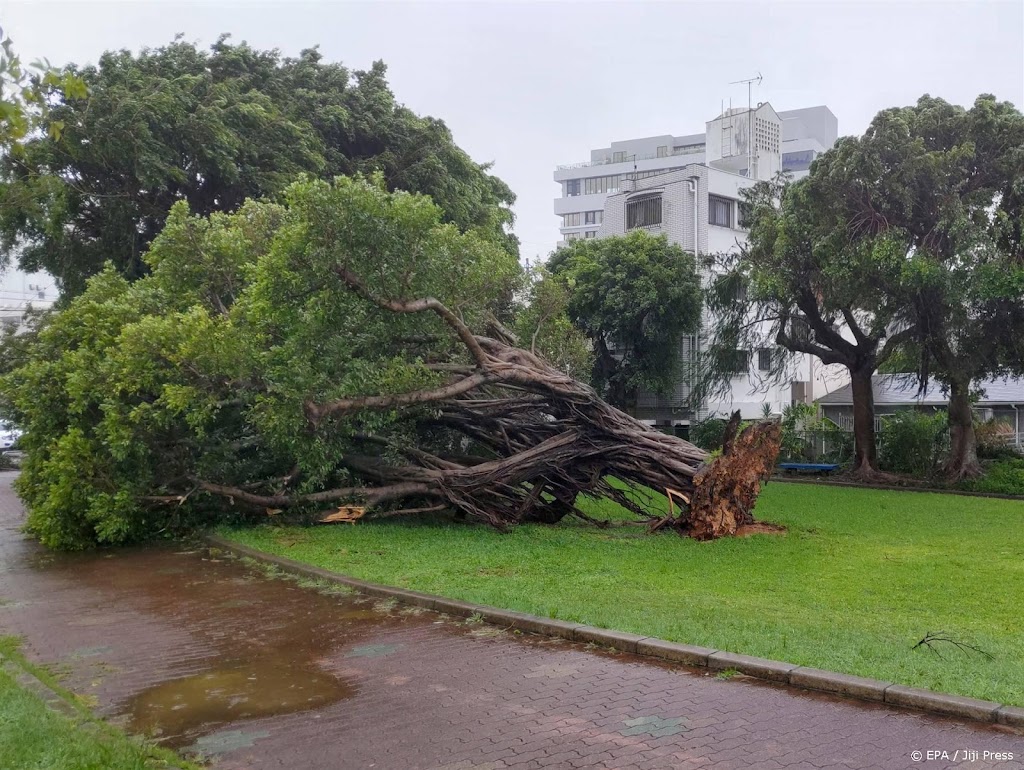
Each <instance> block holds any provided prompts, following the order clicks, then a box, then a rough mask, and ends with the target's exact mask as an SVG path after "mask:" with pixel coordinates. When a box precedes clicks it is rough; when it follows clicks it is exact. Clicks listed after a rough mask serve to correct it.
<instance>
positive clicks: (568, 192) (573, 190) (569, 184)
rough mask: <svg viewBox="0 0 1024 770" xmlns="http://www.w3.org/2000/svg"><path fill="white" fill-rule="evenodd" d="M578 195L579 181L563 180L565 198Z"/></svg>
mask: <svg viewBox="0 0 1024 770" xmlns="http://www.w3.org/2000/svg"><path fill="white" fill-rule="evenodd" d="M579 194H580V180H579V179H567V180H565V197H566V198H574V197H576V196H577V195H579Z"/></svg>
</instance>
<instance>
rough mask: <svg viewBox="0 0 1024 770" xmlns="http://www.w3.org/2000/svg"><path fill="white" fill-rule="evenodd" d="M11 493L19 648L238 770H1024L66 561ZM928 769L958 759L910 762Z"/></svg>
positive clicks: (1007, 747) (613, 671)
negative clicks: (25, 531) (31, 526)
mask: <svg viewBox="0 0 1024 770" xmlns="http://www.w3.org/2000/svg"><path fill="white" fill-rule="evenodd" d="M11 478H12V477H11V474H3V475H2V476H0V633H4V634H17V635H19V636H22V637H23V638H24V639H25V648H24V649H25V652H26V654H27V655H28V656H29V657H30V658H31V659H32V660H34V661H36V662H39V663H46V664H51V665H53V666H54V667H55V669H56V670H57V671H58V672H60V673H62V675H63V676H64V681H65V683H66V685H67V686H68V687H69V688H71V689H73V690H74V691H76V692H78V693H81V694H83V695H86V696H90V697H91V699H92V700H93V702H94V703H95V705H96V709H97V711H98V712H99V713H100V714H102V715H104V716H106V717H108V718H111V719H112V720H113V721H115V722H118V723H121V724H125V725H126V726H129V727H130V728H133V729H136V730H140V731H142V730H144V731H149V732H155V733H157V734H158V735H159V736H160V738H161V740H165V741H166V742H167V743H168V744H169V745H172V746H177V747H179V748H183V749H185V750H191V751H199V752H202V753H204V754H205V755H206V756H207V757H209V758H210V759H212V760H213V761H215V762H216V766H217V767H219V768H283V769H284V770H312V769H314V768H317V769H319V768H323V769H324V770H331V769H333V768H381V769H382V770H413V769H414V768H423V769H424V770H500V769H504V768H516V769H517V770H520V769H525V768H621V769H622V770H627V769H629V770H639V769H641V768H645V769H650V770H653V769H654V768H698V767H700V768H716V769H722V768H738V769H739V768H743V769H744V770H745V769H746V768H762V769H763V770H769V769H773V770H775V769H778V768H820V767H845V768H927V770H936V769H937V768H940V767H959V766H963V767H971V768H974V767H977V768H981V767H991V768H996V767H998V768H1003V769H1005V770H1009V768H1022V767H1024V761H1022V759H1024V738H1022V737H1021V736H1020V735H1014V734H1011V733H1009V732H1007V731H1004V730H1000V729H998V728H995V727H987V726H979V725H972V724H964V723H959V722H956V721H953V720H947V719H938V718H933V717H928V716H925V715H922V714H916V713H912V712H908V711H898V710H892V709H888V708H884V707H881V706H873V705H867V704H862V703H858V702H856V701H849V700H840V699H835V698H830V697H825V696H822V695H816V694H811V693H802V692H799V691H797V690H793V689H787V688H782V687H775V686H771V685H768V684H765V683H761V682H758V681H755V680H750V679H744V678H734V679H730V680H721V679H717V678H715V677H714V676H710V675H708V674H707V672H702V671H693V670H688V669H685V668H680V667H675V666H668V665H659V664H655V663H651V662H649V661H645V660H642V659H640V658H635V657H631V656H628V655H621V654H620V655H615V654H610V653H601V652H598V651H594V650H587V649H586V648H583V647H580V646H578V645H572V644H569V643H565V642H557V641H547V640H542V639H538V638H530V637H519V636H516V635H513V634H510V633H505V632H502V631H500V630H499V629H494V628H491V627H487V626H482V625H475V624H467V623H460V622H456V621H454V620H451V619H446V618H444V617H443V616H439V615H435V614H433V613H429V612H420V611H415V612H414V611H411V610H408V609H406V610H403V609H402V608H401V607H394V606H387V605H384V606H380V605H376V606H375V605H374V604H373V603H372V602H370V601H367V600H362V599H358V598H351V597H348V598H345V597H342V598H339V597H332V596H325V595H322V594H319V593H316V592H314V591H312V590H309V589H305V588H301V587H299V586H297V585H295V584H293V583H290V582H286V581H283V580H269V579H266V578H263V577H260V576H258V575H256V574H255V573H254V572H253V571H252V570H251V569H249V568H247V567H246V566H245V565H242V564H239V563H236V562H231V561H218V560H216V559H210V558H208V557H207V556H206V554H204V553H202V552H184V551H182V550H181V549H180V548H169V547H168V548H151V549H145V550H143V549H139V550H122V551H114V552H106V553H103V552H101V553H93V554H81V555H71V556H67V555H53V554H50V553H47V552H45V551H43V550H42V549H41V548H39V547H38V546H36V545H35V544H34V543H30V542H28V541H26V540H25V539H24V538H22V536H21V535H20V534H19V533H18V530H17V528H18V526H19V525H20V523H21V520H22V517H23V514H22V511H21V507H20V505H19V504H18V502H17V500H16V498H15V497H14V495H13V494H12V492H11V490H10V481H11ZM278 712H285V713H278ZM929 750H939V751H947V752H949V755H950V756H951V757H952V756H953V754H954V752H957V751H959V752H960V754H959V756H958V757H957V759H956V760H952V759H934V760H931V761H928V760H927V759H925V760H923V761H914V759H913V758H912V752H913V751H922V752H927V751H929ZM964 750H972V751H977V752H979V754H978V755H977V759H973V756H966V757H965V755H964ZM985 751H990V752H1007V753H1012V754H1013V755H1014V759H1012V760H1002V761H998V760H992V759H985V758H984V754H983V753H982V752H985Z"/></svg>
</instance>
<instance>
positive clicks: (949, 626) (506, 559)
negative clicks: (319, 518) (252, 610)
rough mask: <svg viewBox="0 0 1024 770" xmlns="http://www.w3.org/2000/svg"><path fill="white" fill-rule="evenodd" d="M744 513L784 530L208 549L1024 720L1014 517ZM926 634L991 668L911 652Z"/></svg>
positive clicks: (331, 534)
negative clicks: (917, 693) (959, 698)
mask: <svg viewBox="0 0 1024 770" xmlns="http://www.w3.org/2000/svg"><path fill="white" fill-rule="evenodd" d="M602 512H605V513H608V512H610V511H609V509H608V504H605V503H602V504H597V503H592V504H591V505H590V513H592V514H600V513H602ZM756 515H757V516H758V518H759V519H761V520H764V521H772V522H777V523H780V524H784V525H785V526H786V527H787V528H788V531H787V532H786V533H785V534H783V535H755V536H753V537H749V538H732V539H722V540H718V541H714V542H706V543H698V542H694V541H690V540H686V539H683V538H680V537H679V536H677V535H675V534H671V533H665V534H658V535H646V534H643V531H642V530H638V529H637V528H631V527H618V528H615V529H611V530H600V529H597V528H594V527H589V526H583V525H574V524H561V525H558V526H542V525H530V526H522V527H519V528H517V529H516V530H515V531H513V532H511V533H510V534H507V535H501V534H498V533H497V532H494V531H493V530H490V529H487V528H485V527H483V526H471V525H465V524H454V523H450V522H448V521H444V520H441V519H434V520H408V521H399V520H391V521H380V522H375V523H374V522H368V523H362V524H359V525H357V526H344V525H341V526H333V527H318V528H295V527H275V526H269V525H268V526H261V527H257V528H251V529H226V528H225V529H223V530H221V534H224V535H227V536H229V537H231V538H233V539H235V540H237V541H239V542H241V543H245V544H247V545H251V546H255V547H257V548H261V549H263V550H266V551H270V552H273V553H277V554H283V555H286V556H288V557H290V558H293V559H298V560H301V561H305V562H309V563H312V564H316V565H319V566H322V567H327V568H329V569H333V570H337V571H339V572H343V573H345V574H348V575H352V576H355V577H358V578H362V579H365V580H371V581H375V582H380V583H387V584H390V585H397V586H402V587H405V588H411V589H416V590H420V591H427V592H430V593H437V594H443V595H445V596H450V597H456V598H459V599H464V600H468V601H473V602H481V603H484V604H489V605H495V606H498V607H504V608H509V609H516V610H521V611H526V612H531V613H535V614H538V615H545V616H550V617H555V618H562V619H565V620H569V621H577V622H583V623H588V624H592V625H596V626H603V627H607V628H615V629H619V630H623V631H632V632H635V633H640V634H645V635H650V636H657V637H662V638H665V639H671V640H674V641H679V642H687V643H690V644H699V645H704V646H707V647H714V648H717V649H721V650H728V651H730V652H739V653H745V654H748V655H757V656H761V657H767V658H775V659H779V660H785V661H790V662H793V663H797V664H801V665H807V666H815V667H819V668H826V669H833V670H838V671H843V672H846V673H851V674H860V675H862V676H869V677H875V678H879V679H886V680H890V681H894V682H898V683H900V684H907V685H914V686H918V687H927V688H930V689H935V690H941V691H945V692H952V693H958V694H962V695H970V696H975V697H979V698H986V699H991V700H996V701H1001V702H1004V703H1011V704H1015V705H1024V634H1022V631H1024V502H1018V501H1011V500H996V499H984V498H971V497H963V496H954V495H940V494H925V493H913V492H887V491H878V490H860V489H842V488H836V487H827V486H822V487H813V486H809V485H804V484H784V483H773V484H770V485H769V486H768V487H767V489H766V490H765V491H764V493H763V494H762V496H761V498H760V500H759V501H758V506H757V511H756ZM939 631H942V632H945V633H946V634H948V635H950V636H951V637H953V638H955V639H957V640H959V641H962V642H965V643H967V644H971V645H974V646H976V647H978V648H980V649H982V650H985V651H986V652H988V653H989V654H990V655H991V656H992V658H991V659H989V658H987V657H985V656H984V655H981V654H976V653H968V654H965V653H964V652H961V651H960V650H958V649H956V648H954V647H952V646H951V645H949V644H945V645H941V646H940V648H939V649H938V650H937V652H935V653H933V652H930V651H929V650H928V649H923V648H922V649H917V650H913V649H912V647H913V646H914V644H915V643H916V642H917V641H918V640H919V639H921V638H922V637H923V636H925V634H927V633H929V632H939Z"/></svg>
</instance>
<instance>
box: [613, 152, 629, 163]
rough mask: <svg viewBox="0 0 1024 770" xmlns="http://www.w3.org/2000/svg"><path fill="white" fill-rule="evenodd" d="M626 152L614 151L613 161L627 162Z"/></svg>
mask: <svg viewBox="0 0 1024 770" xmlns="http://www.w3.org/2000/svg"><path fill="white" fill-rule="evenodd" d="M625 162H626V153H625V152H614V153H612V163H625Z"/></svg>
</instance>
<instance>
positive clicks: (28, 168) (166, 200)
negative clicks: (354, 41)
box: [0, 38, 518, 294]
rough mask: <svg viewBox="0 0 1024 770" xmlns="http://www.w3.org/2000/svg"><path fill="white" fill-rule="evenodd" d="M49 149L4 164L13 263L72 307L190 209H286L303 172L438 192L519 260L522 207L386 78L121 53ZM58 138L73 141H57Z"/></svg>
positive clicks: (6, 235) (270, 58) (103, 65)
mask: <svg viewBox="0 0 1024 770" xmlns="http://www.w3.org/2000/svg"><path fill="white" fill-rule="evenodd" d="M60 77H61V78H64V79H70V80H71V81H73V82H75V83H79V82H80V83H83V84H84V85H85V86H87V88H88V93H86V92H85V91H84V90H83V89H79V88H75V89H67V90H66V91H65V92H63V93H56V94H54V100H55V103H54V104H53V105H52V107H51V109H50V110H49V112H48V113H47V114H46V115H45V119H44V121H43V124H42V125H43V126H44V127H45V128H48V129H49V134H48V135H41V136H37V137H33V138H31V139H29V140H28V141H26V142H25V143H24V148H23V149H24V151H23V152H22V153H21V155H20V156H19V157H17V158H13V157H11V158H7V159H5V160H4V161H3V162H2V163H0V212H2V213H0V249H2V252H3V255H4V256H5V257H6V258H7V259H10V258H12V257H13V256H15V255H17V257H18V259H19V263H20V265H21V267H22V268H24V269H26V270H36V269H46V270H48V271H49V272H50V273H51V274H53V275H54V276H56V277H57V279H58V282H59V284H60V286H61V289H62V291H63V292H64V293H65V294H77V293H79V292H80V291H82V289H83V288H84V282H85V279H86V278H88V277H89V276H91V275H94V274H95V273H97V272H99V271H100V270H101V269H102V267H103V265H104V263H106V262H107V261H110V262H112V263H113V264H114V266H115V268H116V270H117V271H118V272H119V273H121V274H122V275H124V276H126V277H128V278H129V279H135V278H138V277H139V276H141V275H143V274H144V273H145V272H146V270H147V269H148V267H147V264H146V263H145V261H144V260H143V259H142V255H143V254H144V253H145V251H146V248H147V247H148V245H149V243H150V242H151V241H152V240H153V239H154V238H155V237H156V235H157V233H159V232H160V230H161V229H162V227H163V225H164V221H165V219H166V218H167V215H168V212H169V211H170V209H171V207H172V206H173V205H174V204H175V203H176V202H177V201H182V200H184V201H186V202H187V203H188V205H189V207H190V210H191V211H192V212H193V213H194V214H197V215H208V214H211V213H213V212H215V211H233V210H236V209H237V208H238V207H239V206H241V205H242V203H243V202H244V201H245V200H246V199H247V198H259V197H268V196H269V197H275V196H279V195H280V194H281V193H282V192H283V191H284V189H285V188H286V187H287V185H288V184H289V183H291V182H292V181H293V180H294V179H295V178H296V177H297V176H298V175H299V174H300V173H307V174H310V175H311V176H316V177H320V178H324V179H332V178H333V177H335V176H337V175H351V174H356V173H363V174H370V173H373V172H378V171H379V172H381V173H382V174H383V175H384V179H385V180H386V183H387V185H388V189H390V190H398V189H401V190H407V191H411V192H419V193H425V194H429V195H430V196H432V198H433V199H434V201H435V202H436V203H437V204H438V205H439V206H441V208H442V210H443V211H444V218H445V220H446V221H448V222H453V223H455V224H456V225H458V227H459V228H460V229H461V230H463V231H470V230H476V229H479V230H482V231H486V232H487V234H488V236H487V237H489V238H492V239H495V240H497V241H499V242H501V243H502V245H503V246H504V248H506V250H507V251H508V252H509V254H512V255H516V254H517V251H518V247H517V242H516V240H515V238H514V236H513V235H511V234H510V233H509V232H508V230H507V226H508V225H509V224H510V223H511V222H512V213H511V209H510V208H509V207H510V205H511V204H512V202H513V201H514V198H515V196H514V195H513V194H512V192H511V190H509V188H508V187H507V186H506V185H505V184H504V183H503V182H501V181H500V180H499V179H497V178H495V177H494V176H492V175H490V174H489V173H488V172H487V168H488V167H487V166H486V165H480V164H477V163H475V162H473V160H472V159H471V158H470V157H469V156H468V155H467V154H466V153H465V152H463V151H462V150H461V149H459V147H458V146H456V145H455V143H454V142H453V140H452V136H451V132H450V131H449V130H448V128H447V127H446V126H445V124H444V123H443V122H441V121H440V120H437V119H434V118H430V117H420V116H418V115H416V114H415V113H413V112H412V111H411V110H409V109H407V108H405V107H403V106H401V105H400V104H399V103H398V102H397V101H396V100H395V97H394V95H393V94H392V93H391V91H390V89H389V88H388V84H387V81H386V79H385V66H384V64H383V63H381V62H376V63H375V64H374V65H373V66H372V68H371V69H370V70H368V71H365V72H363V71H355V72H351V71H349V70H348V69H346V68H345V67H343V66H342V65H340V64H329V63H324V62H322V61H321V56H320V54H319V53H318V52H317V51H316V50H315V49H309V50H305V51H303V52H302V53H301V54H300V55H299V57H298V58H296V59H290V58H282V57H281V56H280V55H279V54H278V52H277V51H260V50H256V49H254V48H251V47H250V46H248V45H246V44H245V43H242V44H240V45H231V44H229V43H228V42H227V41H226V39H225V38H221V39H220V40H218V41H217V43H215V44H214V45H213V46H212V47H211V49H210V50H209V51H204V50H200V49H197V48H196V47H195V45H194V44H192V43H188V42H185V41H184V40H181V39H180V38H179V39H176V40H175V41H174V42H172V43H171V44H169V45H167V46H164V47H161V48H156V49H144V50H142V51H141V52H140V53H139V54H138V55H134V54H132V53H131V52H129V51H109V52H107V53H105V54H103V56H101V57H100V60H99V63H98V65H96V66H87V67H76V66H74V65H71V66H69V67H68V68H67V69H66V70H65V71H64V73H63V74H62V75H61V76H60ZM58 127H59V129H60V130H55V129H57V128H58Z"/></svg>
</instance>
